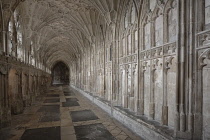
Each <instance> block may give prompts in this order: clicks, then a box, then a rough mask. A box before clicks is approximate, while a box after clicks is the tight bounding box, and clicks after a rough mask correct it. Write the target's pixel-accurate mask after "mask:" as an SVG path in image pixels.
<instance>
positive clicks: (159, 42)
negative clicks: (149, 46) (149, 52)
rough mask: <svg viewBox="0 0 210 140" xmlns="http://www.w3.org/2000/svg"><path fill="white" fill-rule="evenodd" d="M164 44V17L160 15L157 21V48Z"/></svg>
mask: <svg viewBox="0 0 210 140" xmlns="http://www.w3.org/2000/svg"><path fill="white" fill-rule="evenodd" d="M162 44H163V16H162V15H160V16H158V17H157V18H156V20H155V46H160V45H162Z"/></svg>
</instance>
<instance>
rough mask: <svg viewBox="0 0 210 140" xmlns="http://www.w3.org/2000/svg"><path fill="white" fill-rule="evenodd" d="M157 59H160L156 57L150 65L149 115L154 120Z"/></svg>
mask: <svg viewBox="0 0 210 140" xmlns="http://www.w3.org/2000/svg"><path fill="white" fill-rule="evenodd" d="M157 61H158V59H155V60H153V62H152V64H151V65H150V69H151V71H150V76H151V78H150V106H149V108H150V110H149V111H150V113H149V115H150V116H149V117H150V119H152V120H154V118H155V99H154V98H155V97H154V96H155V95H154V88H155V85H154V74H155V70H156V64H157Z"/></svg>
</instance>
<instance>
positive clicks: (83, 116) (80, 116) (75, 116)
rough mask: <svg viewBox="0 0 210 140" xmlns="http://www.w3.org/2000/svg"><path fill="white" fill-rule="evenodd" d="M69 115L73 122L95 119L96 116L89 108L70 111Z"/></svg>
mask: <svg viewBox="0 0 210 140" xmlns="http://www.w3.org/2000/svg"><path fill="white" fill-rule="evenodd" d="M70 115H71V117H72V121H73V122H80V121H89V120H97V119H98V117H97V116H96V115H95V114H94V113H93V112H92V111H91V110H82V111H71V112H70Z"/></svg>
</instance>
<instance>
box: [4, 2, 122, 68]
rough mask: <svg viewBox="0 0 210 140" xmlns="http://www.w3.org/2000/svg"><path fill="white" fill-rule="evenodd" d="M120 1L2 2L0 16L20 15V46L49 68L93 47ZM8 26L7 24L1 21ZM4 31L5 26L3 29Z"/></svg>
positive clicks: (68, 60) (71, 60)
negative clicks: (22, 37)
mask: <svg viewBox="0 0 210 140" xmlns="http://www.w3.org/2000/svg"><path fill="white" fill-rule="evenodd" d="M119 3H120V0H25V1H21V0H3V4H2V5H3V7H4V8H3V9H4V11H3V14H4V15H8V20H9V19H10V15H11V11H12V10H13V11H16V12H17V14H18V15H20V17H19V18H20V19H21V20H20V22H21V25H22V30H23V36H24V37H26V38H27V39H26V40H23V44H24V46H30V45H34V47H35V52H36V54H37V55H40V56H39V57H40V58H44V61H45V62H46V63H47V64H48V65H49V67H51V66H52V65H53V64H54V63H55V62H56V61H63V62H65V63H67V64H68V65H71V62H73V61H75V60H76V59H77V58H78V57H80V55H82V54H83V51H84V48H85V47H91V46H92V45H93V44H95V40H96V36H97V35H99V34H100V32H101V30H102V28H101V27H103V26H109V25H110V24H112V23H113V22H115V20H116V15H117V9H118V7H117V6H118V5H119ZM4 23H5V24H7V25H8V21H4ZM6 28H7V27H6Z"/></svg>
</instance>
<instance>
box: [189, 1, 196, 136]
mask: <svg viewBox="0 0 210 140" xmlns="http://www.w3.org/2000/svg"><path fill="white" fill-rule="evenodd" d="M189 11H190V33H191V34H190V37H189V40H190V45H189V46H190V56H189V66H190V68H189V76H190V77H189V79H190V80H189V95H188V97H189V111H188V131H190V132H191V133H192V129H193V113H192V112H193V106H194V105H193V98H194V95H193V91H194V87H193V77H194V74H193V72H194V64H193V56H194V55H195V54H194V46H195V42H194V38H195V34H194V25H195V20H194V14H195V9H194V0H190V10H189Z"/></svg>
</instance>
